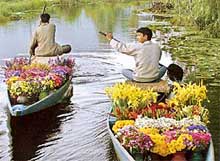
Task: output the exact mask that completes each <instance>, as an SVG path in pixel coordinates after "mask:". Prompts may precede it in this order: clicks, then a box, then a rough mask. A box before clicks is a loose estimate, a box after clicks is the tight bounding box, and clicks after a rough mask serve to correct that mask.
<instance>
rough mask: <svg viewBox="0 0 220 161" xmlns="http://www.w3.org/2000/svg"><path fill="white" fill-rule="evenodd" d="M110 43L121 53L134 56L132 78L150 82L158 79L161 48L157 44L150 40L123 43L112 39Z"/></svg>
mask: <svg viewBox="0 0 220 161" xmlns="http://www.w3.org/2000/svg"><path fill="white" fill-rule="evenodd" d="M110 45H111V46H112V47H113V48H114V49H116V50H117V51H119V52H121V53H123V54H127V55H130V56H134V59H135V70H134V80H136V81H139V82H151V81H154V80H156V79H158V76H159V60H160V57H161V50H160V47H159V45H158V44H155V43H153V42H152V41H145V42H144V43H127V44H124V43H122V42H117V41H115V40H114V39H112V40H111V41H110Z"/></svg>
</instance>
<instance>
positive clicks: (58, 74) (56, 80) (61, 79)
mask: <svg viewBox="0 0 220 161" xmlns="http://www.w3.org/2000/svg"><path fill="white" fill-rule="evenodd" d="M74 65H75V62H74V58H73V57H68V58H63V59H60V58H57V59H56V60H50V61H49V63H48V65H46V64H39V63H31V64H30V63H29V60H28V59H27V58H24V57H17V58H14V59H13V60H11V61H6V66H5V78H6V84H7V87H8V92H9V95H10V97H11V99H12V100H13V101H12V102H14V103H17V101H16V100H17V98H18V97H19V96H25V97H27V98H28V99H35V100H34V101H37V99H41V98H39V96H40V94H41V93H42V92H50V91H53V90H56V89H58V88H60V87H61V86H62V85H63V84H64V83H65V82H66V81H67V80H68V79H70V78H71V76H72V73H73V67H74ZM27 103H28V102H27ZM29 103H31V102H29Z"/></svg>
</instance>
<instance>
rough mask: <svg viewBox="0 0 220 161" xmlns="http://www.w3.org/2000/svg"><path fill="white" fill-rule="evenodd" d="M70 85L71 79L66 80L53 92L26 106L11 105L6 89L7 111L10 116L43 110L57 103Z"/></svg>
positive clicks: (63, 96)
mask: <svg viewBox="0 0 220 161" xmlns="http://www.w3.org/2000/svg"><path fill="white" fill-rule="evenodd" d="M70 86H71V79H70V80H68V81H67V82H66V83H65V84H64V85H63V86H62V87H61V88H59V89H58V90H56V91H55V92H54V93H51V94H49V95H48V96H46V97H45V98H43V99H42V100H40V101H38V102H35V103H34V104H32V105H28V106H26V105H23V104H17V105H11V101H10V97H9V93H8V91H7V102H8V108H9V111H10V113H11V115H12V116H24V115H28V114H31V113H34V112H38V111H41V110H44V109H46V108H48V107H51V106H54V105H56V104H59V103H61V102H62V100H63V99H64V98H65V96H66V93H67V92H68V88H69V87H70Z"/></svg>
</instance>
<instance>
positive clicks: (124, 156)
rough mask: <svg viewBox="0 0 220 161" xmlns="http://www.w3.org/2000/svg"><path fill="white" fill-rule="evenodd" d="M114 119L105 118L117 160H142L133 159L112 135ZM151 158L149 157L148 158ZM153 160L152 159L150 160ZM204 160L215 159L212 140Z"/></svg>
mask: <svg viewBox="0 0 220 161" xmlns="http://www.w3.org/2000/svg"><path fill="white" fill-rule="evenodd" d="M115 121H116V118H115V117H113V116H110V115H109V116H108V118H107V128H108V132H109V135H110V138H111V140H112V143H113V146H114V150H115V153H116V156H117V159H118V161H143V159H140V160H139V159H136V160H135V159H134V158H133V157H132V156H131V154H130V153H128V151H127V150H126V149H125V148H124V147H123V146H122V145H121V144H120V142H119V141H118V139H117V138H116V137H115V136H114V134H113V132H112V130H111V129H112V126H113V125H114V123H115ZM150 160H151V159H150ZM151 161H154V160H151ZM205 161H215V156H214V147H213V142H212V141H211V143H210V145H209V148H208V151H207V154H206V158H205Z"/></svg>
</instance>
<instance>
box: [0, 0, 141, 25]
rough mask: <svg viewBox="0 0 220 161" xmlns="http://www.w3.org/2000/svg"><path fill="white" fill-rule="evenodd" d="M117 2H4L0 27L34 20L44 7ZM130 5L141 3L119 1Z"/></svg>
mask: <svg viewBox="0 0 220 161" xmlns="http://www.w3.org/2000/svg"><path fill="white" fill-rule="evenodd" d="M115 2H116V0H99V1H93V0H19V1H9V0H2V1H1V2H0V8H1V10H0V25H3V24H6V23H8V22H10V21H16V20H21V19H28V18H29V19H32V18H33V17H34V16H36V15H38V14H39V13H41V12H42V8H43V6H44V5H46V6H47V9H48V8H49V10H53V9H54V7H57V6H64V5H65V6H68V7H71V6H76V5H86V4H87V5H94V4H104V3H105V4H106V3H109V4H111V3H115ZM119 2H120V3H126V4H128V3H130V4H131V5H136V4H139V3H140V2H141V0H140V1H139V0H138V1H132V0H117V3H119Z"/></svg>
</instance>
